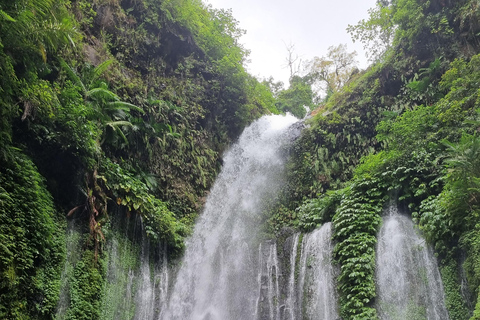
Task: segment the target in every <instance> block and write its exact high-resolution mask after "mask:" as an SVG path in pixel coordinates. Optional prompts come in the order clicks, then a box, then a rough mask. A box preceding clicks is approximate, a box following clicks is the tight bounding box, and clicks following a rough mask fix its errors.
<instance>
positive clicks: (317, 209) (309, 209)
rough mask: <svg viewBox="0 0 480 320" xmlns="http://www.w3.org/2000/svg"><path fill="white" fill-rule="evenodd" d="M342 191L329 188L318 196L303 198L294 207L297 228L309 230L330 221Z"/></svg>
mask: <svg viewBox="0 0 480 320" xmlns="http://www.w3.org/2000/svg"><path fill="white" fill-rule="evenodd" d="M342 191H343V190H337V191H332V190H329V191H327V193H325V194H323V195H321V196H319V197H318V198H314V199H308V200H305V201H304V202H303V204H302V205H301V206H299V207H298V208H297V209H296V211H297V215H298V217H299V220H300V221H299V228H300V229H301V230H302V231H304V232H310V231H312V230H314V229H315V228H318V227H320V226H321V225H322V224H323V223H325V222H328V221H331V220H332V217H333V215H334V213H335V210H336V209H337V207H338V206H339V204H340V201H341V199H342V196H343V194H342Z"/></svg>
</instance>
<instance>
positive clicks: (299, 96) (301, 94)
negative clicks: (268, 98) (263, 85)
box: [275, 76, 313, 118]
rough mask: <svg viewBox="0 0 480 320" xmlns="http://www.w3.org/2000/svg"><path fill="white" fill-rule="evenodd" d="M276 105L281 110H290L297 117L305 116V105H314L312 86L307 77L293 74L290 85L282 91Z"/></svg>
mask: <svg viewBox="0 0 480 320" xmlns="http://www.w3.org/2000/svg"><path fill="white" fill-rule="evenodd" d="M275 105H276V107H277V109H278V110H279V111H283V112H290V113H292V114H293V115H294V116H295V117H297V118H303V117H304V116H305V114H306V113H307V111H306V109H305V107H312V105H313V92H312V87H311V85H310V84H309V83H308V81H307V79H306V78H302V77H299V76H293V77H292V78H291V79H290V87H289V88H288V89H287V90H283V91H280V93H279V94H278V98H277V102H276V103H275Z"/></svg>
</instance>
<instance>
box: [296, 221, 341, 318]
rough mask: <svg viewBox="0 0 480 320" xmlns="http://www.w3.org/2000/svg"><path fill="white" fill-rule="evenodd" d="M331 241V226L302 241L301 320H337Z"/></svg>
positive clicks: (299, 289)
mask: <svg viewBox="0 0 480 320" xmlns="http://www.w3.org/2000/svg"><path fill="white" fill-rule="evenodd" d="M331 237H332V225H331V223H326V224H324V225H323V226H322V227H321V228H319V229H316V230H315V231H313V232H312V233H310V234H306V235H305V236H304V237H303V242H302V255H301V260H300V263H301V264H300V275H299V284H298V285H299V288H298V294H299V299H298V301H299V302H300V303H301V305H300V306H299V308H300V309H301V310H299V312H300V311H301V316H300V315H299V316H298V319H306V320H313V319H319V320H330V319H331V320H334V319H337V318H338V311H337V302H336V301H337V296H336V290H335V277H336V272H335V268H334V265H333V263H332V251H333V245H332V242H331Z"/></svg>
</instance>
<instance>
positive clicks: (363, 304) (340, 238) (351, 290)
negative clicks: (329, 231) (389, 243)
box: [332, 179, 384, 319]
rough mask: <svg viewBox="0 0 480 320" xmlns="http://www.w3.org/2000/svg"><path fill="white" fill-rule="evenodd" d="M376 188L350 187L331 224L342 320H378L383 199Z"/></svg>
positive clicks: (368, 184)
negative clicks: (376, 300) (378, 254)
mask: <svg viewBox="0 0 480 320" xmlns="http://www.w3.org/2000/svg"><path fill="white" fill-rule="evenodd" d="M376 184H377V181H375V180H365V179H361V180H359V181H356V182H354V183H353V184H352V185H351V186H349V187H347V189H346V190H345V191H343V197H342V200H341V202H340V206H339V207H338V208H337V211H336V213H335V215H334V217H333V220H332V222H333V226H334V236H333V237H334V239H335V240H336V241H337V244H336V245H335V248H334V256H335V259H336V260H337V262H338V263H339V264H340V276H339V278H338V284H339V291H340V313H341V315H342V318H343V319H377V314H376V310H375V309H374V308H373V299H374V298H375V295H376V293H375V244H376V242H377V239H376V234H377V231H378V227H379V225H380V222H381V218H380V213H381V211H382V205H383V202H384V197H383V196H382V195H383V194H382V192H381V190H379V189H378V188H377V185H376Z"/></svg>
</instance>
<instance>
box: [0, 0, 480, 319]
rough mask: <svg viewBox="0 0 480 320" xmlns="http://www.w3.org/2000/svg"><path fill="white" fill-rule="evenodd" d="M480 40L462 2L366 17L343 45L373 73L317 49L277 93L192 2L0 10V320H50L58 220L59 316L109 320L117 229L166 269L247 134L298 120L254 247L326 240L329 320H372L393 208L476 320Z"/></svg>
mask: <svg viewBox="0 0 480 320" xmlns="http://www.w3.org/2000/svg"><path fill="white" fill-rule="evenodd" d="M479 21H480V6H479V4H478V2H477V1H476V0H475V1H474V0H461V1H451V0H429V1H424V0H391V1H378V3H377V6H376V7H375V8H373V9H372V10H371V11H370V19H368V20H365V21H361V22H360V23H359V24H358V25H356V26H351V27H349V31H350V32H351V33H352V36H353V37H354V38H355V39H356V40H358V41H361V42H363V43H364V44H365V46H366V47H367V48H370V49H371V50H370V51H369V52H370V58H371V59H372V61H373V62H374V63H373V64H372V66H371V67H370V68H369V69H368V70H366V71H359V70H356V69H354V68H353V65H352V63H353V58H354V54H352V53H347V52H346V49H345V48H344V47H343V46H342V45H340V46H338V47H331V48H330V51H329V53H328V55H327V57H325V58H314V59H313V60H312V61H311V62H310V63H309V65H308V68H307V69H308V70H307V71H306V72H305V73H303V74H297V73H295V74H294V73H292V77H291V79H290V84H289V87H288V88H286V89H284V88H282V86H281V84H278V83H273V82H272V81H263V82H260V81H258V80H257V79H256V78H254V77H252V76H251V75H249V74H248V73H247V72H246V71H245V69H244V63H245V61H246V59H247V56H248V52H247V50H246V49H245V48H243V47H242V46H241V45H240V44H239V43H238V40H239V37H240V36H241V35H242V33H243V31H242V30H241V29H239V28H238V26H237V22H236V21H235V19H234V18H233V17H232V15H231V12H230V11H228V10H217V9H213V8H211V7H209V6H206V5H204V4H203V3H202V2H201V1H199V0H164V1H153V0H144V1H134V0H108V1H107V0H95V1H86V0H75V1H66V0H61V1H53V0H20V1H15V2H12V1H6V0H0V146H1V147H0V218H1V219H0V318H2V319H52V318H53V316H54V313H55V308H56V305H57V300H58V297H59V293H60V291H61V290H64V288H61V284H60V277H61V273H62V270H61V269H60V268H62V267H61V266H62V265H63V263H64V261H65V259H66V256H67V252H66V251H67V250H66V247H67V243H66V240H65V228H66V225H67V223H66V222H67V221H70V220H71V219H75V221H79V222H80V227H79V230H77V232H78V234H79V235H78V238H79V239H77V240H78V244H79V248H80V250H79V252H78V256H76V257H75V259H74V260H75V263H74V265H72V268H70V269H69V270H67V273H68V274H69V276H70V277H71V280H70V282H71V283H70V288H69V289H68V290H69V297H68V299H69V303H70V306H71V307H70V308H69V309H68V310H67V311H66V312H65V315H64V316H65V318H67V319H99V318H101V312H113V311H111V310H110V311H109V310H107V311H105V310H103V311H102V308H101V306H100V304H99V301H100V300H101V298H102V290H103V289H102V288H104V287H105V286H104V284H105V278H104V277H105V272H106V271H105V269H106V263H105V261H106V259H107V257H105V252H104V250H103V248H104V247H105V244H106V243H108V241H109V237H110V236H111V235H112V234H113V233H115V232H116V231H115V230H112V228H113V227H112V226H111V225H110V222H111V220H112V217H113V216H114V217H115V219H117V220H122V219H133V218H134V217H135V216H141V219H142V221H143V223H144V227H145V233H146V234H147V235H148V237H149V238H150V239H151V241H152V242H156V243H165V244H166V246H167V250H168V252H169V253H170V255H171V256H175V255H178V254H181V252H182V248H183V245H184V237H185V236H186V235H188V233H189V232H190V228H191V226H192V222H193V220H194V218H195V216H196V214H197V212H199V209H200V208H201V206H202V204H203V201H204V197H205V195H206V193H207V191H208V189H209V187H210V186H211V184H212V182H213V180H214V178H215V176H216V174H217V171H218V169H219V168H220V166H221V159H220V154H221V152H222V151H223V150H224V149H225V148H226V147H227V146H228V144H229V143H230V142H231V141H233V140H234V139H235V138H236V137H237V136H238V135H239V133H240V132H241V131H242V129H243V128H244V126H245V125H247V124H248V123H250V122H251V121H252V120H254V119H256V118H258V117H260V116H261V115H263V114H266V113H277V112H278V111H280V112H286V111H289V112H292V113H293V114H295V115H296V116H298V117H303V116H304V115H305V113H306V109H305V108H304V106H307V107H310V108H313V107H317V110H315V112H314V116H313V117H311V118H310V119H309V120H307V123H308V124H309V127H308V128H307V129H305V130H304V132H303V133H302V135H301V137H300V138H299V139H298V141H297V142H296V143H295V145H294V146H293V147H292V150H291V155H292V160H291V161H290V163H289V165H288V172H289V173H288V174H289V178H288V181H289V184H288V185H287V186H286V187H285V188H284V190H283V194H282V195H281V196H279V199H281V201H280V204H279V206H278V207H276V208H274V209H272V208H269V210H270V212H269V213H271V216H270V217H269V218H268V220H267V221H266V224H265V225H266V231H267V232H266V233H267V234H269V235H275V234H278V233H279V232H280V231H281V230H282V228H283V227H285V226H292V227H294V228H296V229H298V230H300V231H303V232H308V231H310V230H312V229H313V228H315V227H317V226H318V225H320V224H322V223H324V222H327V221H332V222H333V225H334V240H335V243H336V246H335V257H336V261H337V263H338V264H339V265H340V268H341V269H340V270H341V274H340V276H339V279H338V288H339V292H340V308H341V315H342V318H343V319H376V317H377V315H376V310H375V308H374V302H375V295H376V288H375V278H374V272H375V244H376V234H377V231H378V228H379V226H380V224H381V213H382V211H383V210H382V209H383V208H384V207H385V206H386V205H388V204H390V203H391V202H392V201H394V202H395V203H396V204H397V205H398V206H399V207H401V208H402V209H403V210H404V211H405V212H408V213H409V214H411V215H412V217H413V219H414V221H415V222H416V223H417V224H418V225H419V227H420V229H421V230H422V231H423V233H424V235H425V237H426V238H427V240H428V241H429V242H430V243H431V244H432V245H433V246H434V247H435V250H436V253H437V254H438V257H439V261H440V266H441V273H442V277H443V281H444V285H445V290H446V300H447V307H448V310H449V312H450V316H451V318H452V319H480V294H479V290H480V224H479V222H478V221H479V201H480V200H479V199H480V137H479V136H478V132H479V130H480V119H479V117H480V107H479V104H480V97H479V93H478V83H479V81H480V55H479V49H480V47H479V45H480V42H479V41H478V34H479V32H480V23H479ZM342 59H343V60H342ZM338 61H343V62H345V63H344V64H336V62H338ZM339 65H343V66H344V67H343V68H340V67H339ZM316 86H320V87H321V88H322V89H323V90H324V91H323V94H321V95H318V92H316V91H315V88H316ZM277 110H278V111H277ZM113 229H114V228H113ZM125 243H129V242H128V240H125ZM125 248H128V250H127V249H125V250H127V251H131V252H136V250H138V248H134V247H133V246H132V247H130V244H129V245H125ZM132 256H133V253H132ZM125 263H127V264H131V265H134V264H135V262H132V261H128V262H125ZM461 270H464V271H465V274H466V278H467V280H468V284H469V288H468V289H469V290H468V291H469V292H470V293H469V294H468V295H465V293H464V290H462V289H461V288H460V277H461V276H462V271H461Z"/></svg>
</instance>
